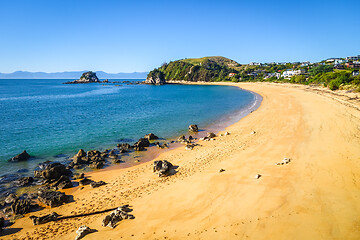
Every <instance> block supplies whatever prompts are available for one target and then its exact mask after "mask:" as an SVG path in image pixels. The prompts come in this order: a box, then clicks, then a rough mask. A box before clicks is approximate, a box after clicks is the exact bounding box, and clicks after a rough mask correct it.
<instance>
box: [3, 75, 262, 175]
mask: <svg viewBox="0 0 360 240" xmlns="http://www.w3.org/2000/svg"><path fill="white" fill-rule="evenodd" d="M123 80H124V79H122V80H121V81H123ZM65 81H68V80H61V79H57V80H44V79H42V80H33V79H31V80H29V79H27V80H26V79H21V80H4V79H0V139H1V142H0V176H1V175H2V174H5V173H12V172H16V171H18V170H19V169H24V168H25V169H30V170H31V169H33V168H34V167H35V165H36V164H37V163H39V162H42V161H45V160H54V159H55V160H56V159H61V158H66V157H67V156H72V155H74V154H75V153H76V152H77V151H78V150H79V149H80V148H84V149H85V150H91V149H95V148H96V149H100V150H101V149H105V148H109V147H114V146H115V145H116V144H117V143H119V142H130V143H133V142H135V141H136V140H137V139H138V138H140V137H142V136H144V135H145V134H147V133H150V132H153V133H155V134H156V135H158V136H160V137H162V138H171V137H175V136H178V135H180V134H183V133H185V132H186V131H187V127H188V125H189V124H194V123H195V124H198V125H199V127H200V128H206V127H207V126H211V124H216V123H219V119H223V118H226V117H229V116H232V115H234V114H235V113H239V112H241V111H243V110H244V109H248V108H250V107H251V106H253V105H254V102H255V99H256V95H254V94H252V93H250V92H247V91H243V90H241V89H238V88H236V87H228V86H188V85H164V86H149V85H126V84H119V85H118V86H116V85H115V84H106V85H102V84H74V85H64V84H62V83H63V82H65ZM130 81H131V80H130ZM117 84H118V83H117ZM236 120H238V119H236ZM24 149H26V150H27V152H28V153H29V154H30V155H32V156H35V157H36V158H34V159H32V160H30V161H27V162H22V163H8V162H7V160H8V159H10V158H11V157H13V156H14V155H16V154H18V153H20V152H22V151H23V150H24Z"/></svg>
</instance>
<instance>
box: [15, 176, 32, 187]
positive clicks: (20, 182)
mask: <svg viewBox="0 0 360 240" xmlns="http://www.w3.org/2000/svg"><path fill="white" fill-rule="evenodd" d="M16 182H17V185H18V186H26V185H29V184H31V183H33V182H34V179H33V178H32V177H22V178H19V179H18V180H17V181H16Z"/></svg>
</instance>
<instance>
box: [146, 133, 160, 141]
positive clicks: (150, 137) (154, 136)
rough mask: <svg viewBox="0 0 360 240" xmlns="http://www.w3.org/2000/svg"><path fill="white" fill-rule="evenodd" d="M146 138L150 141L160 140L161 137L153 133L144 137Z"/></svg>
mask: <svg viewBox="0 0 360 240" xmlns="http://www.w3.org/2000/svg"><path fill="white" fill-rule="evenodd" d="M144 138H147V139H148V140H156V139H158V138H159V137H158V136H156V135H155V134H153V133H149V134H146V135H145V136H144Z"/></svg>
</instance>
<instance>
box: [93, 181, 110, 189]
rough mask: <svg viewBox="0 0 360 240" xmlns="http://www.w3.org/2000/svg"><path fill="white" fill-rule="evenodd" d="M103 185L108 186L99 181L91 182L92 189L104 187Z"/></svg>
mask: <svg viewBox="0 0 360 240" xmlns="http://www.w3.org/2000/svg"><path fill="white" fill-rule="evenodd" d="M103 185H106V182H104V181H99V182H91V183H90V187H92V188H97V187H100V186H103Z"/></svg>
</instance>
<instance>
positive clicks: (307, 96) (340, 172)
mask: <svg viewBox="0 0 360 240" xmlns="http://www.w3.org/2000/svg"><path fill="white" fill-rule="evenodd" d="M181 83H182V84H185V83H184V82H181ZM198 84H204V83H198ZM207 84H211V83H207ZM216 84H219V85H231V86H238V87H241V88H243V89H245V90H249V91H253V92H255V93H258V94H260V95H261V96H262V97H263V100H262V103H261V106H260V107H259V108H258V109H257V110H256V111H254V112H252V113H251V114H249V115H247V116H246V117H244V118H242V119H241V120H240V121H238V122H237V123H235V124H233V125H231V126H229V127H228V128H226V131H227V132H229V133H230V134H229V135H226V136H225V135H223V136H220V134H219V135H218V136H217V137H216V138H215V139H216V140H215V141H200V142H198V143H199V144H200V146H197V147H195V148H194V149H193V150H192V151H188V150H185V149H184V148H177V149H174V150H171V151H168V152H164V153H162V154H161V155H160V156H159V157H157V158H156V159H155V160H167V161H169V162H171V163H172V164H173V165H174V166H178V167H177V168H176V170H175V171H176V173H175V174H174V175H171V176H169V177H165V178H159V177H158V176H157V175H156V174H154V173H153V170H152V166H153V161H151V162H147V163H144V164H140V165H137V166H134V167H131V168H127V169H114V170H105V171H99V172H91V173H89V175H91V176H90V177H91V179H92V180H94V181H105V182H106V183H107V184H106V185H104V186H101V187H98V188H91V187H90V186H85V187H84V188H83V189H80V188H76V189H75V191H74V190H68V191H72V192H69V193H70V194H71V195H73V196H74V200H75V201H74V202H72V203H69V204H66V205H63V206H60V207H57V208H52V209H44V210H42V211H41V212H36V213H30V214H27V215H26V216H25V217H24V218H22V219H19V220H17V221H16V222H15V224H14V225H12V226H11V227H10V228H9V229H5V230H4V233H3V236H2V238H3V239H74V238H75V236H76V233H75V231H76V230H77V229H78V228H79V227H80V226H82V225H86V226H88V227H90V228H91V229H96V230H97V232H93V233H91V234H89V235H87V236H86V237H85V238H84V239H121V238H123V239H129V238H131V239H184V238H188V239H359V238H360V228H359V226H360V220H359V216H360V205H359V202H360V191H359V190H360V183H359V179H360V164H359V161H360V138H359V132H360V121H359V120H360V111H359V109H360V108H359V107H360V104H359V101H358V99H359V98H358V96H357V95H356V98H355V95H354V96H352V95H351V94H350V93H349V94H348V95H349V96H348V95H346V94H345V93H344V95H341V94H338V95H334V94H333V93H329V92H328V91H326V90H322V89H315V88H311V87H307V86H298V85H289V84H269V83H216ZM224 132H225V131H224ZM285 158H286V159H287V160H285V161H284V159H285ZM155 160H154V161H155ZM220 170H222V171H220ZM223 170H224V171H223ZM123 204H129V205H130V207H131V209H133V211H132V212H131V214H132V215H133V216H134V217H135V218H134V219H125V220H123V221H121V222H119V223H118V224H117V226H116V227H115V228H114V229H111V228H109V227H103V226H101V222H102V220H103V219H104V217H105V216H106V215H107V214H108V213H102V214H96V215H91V216H87V217H77V218H71V219H64V220H59V221H56V222H50V223H46V224H43V225H37V226H33V224H32V221H31V220H30V219H29V216H32V215H36V216H43V215H46V214H50V213H52V212H54V211H55V212H57V213H58V214H60V215H63V216H70V215H76V214H84V213H91V212H96V211H101V210H104V209H110V208H114V207H118V206H121V205H123ZM10 232H11V233H13V234H10ZM14 232H15V233H14Z"/></svg>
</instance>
